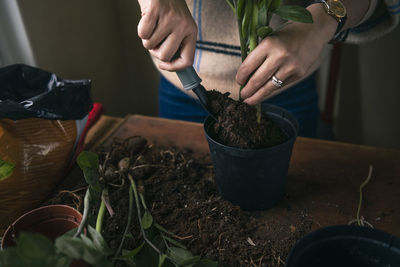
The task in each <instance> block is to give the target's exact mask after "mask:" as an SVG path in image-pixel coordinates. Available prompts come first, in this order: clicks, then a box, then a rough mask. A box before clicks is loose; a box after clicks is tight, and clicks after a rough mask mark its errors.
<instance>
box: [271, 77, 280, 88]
mask: <svg viewBox="0 0 400 267" xmlns="http://www.w3.org/2000/svg"><path fill="white" fill-rule="evenodd" d="M271 82H272V84H273V85H275V86H276V87H278V88H281V87H282V85H283V81H281V80H279V79H278V78H276V77H275V75H273V76H272V80H271Z"/></svg>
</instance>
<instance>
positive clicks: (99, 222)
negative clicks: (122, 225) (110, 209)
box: [96, 190, 106, 233]
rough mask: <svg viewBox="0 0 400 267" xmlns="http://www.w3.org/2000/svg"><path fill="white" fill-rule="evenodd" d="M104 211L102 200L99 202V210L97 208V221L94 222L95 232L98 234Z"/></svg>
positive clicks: (104, 206) (104, 205)
mask: <svg viewBox="0 0 400 267" xmlns="http://www.w3.org/2000/svg"><path fill="white" fill-rule="evenodd" d="M103 191H104V190H103ZM105 210H106V204H105V202H104V200H103V199H102V200H101V204H100V208H99V212H98V214H97V220H96V231H97V232H99V233H101V229H102V226H103V220H104V213H105Z"/></svg>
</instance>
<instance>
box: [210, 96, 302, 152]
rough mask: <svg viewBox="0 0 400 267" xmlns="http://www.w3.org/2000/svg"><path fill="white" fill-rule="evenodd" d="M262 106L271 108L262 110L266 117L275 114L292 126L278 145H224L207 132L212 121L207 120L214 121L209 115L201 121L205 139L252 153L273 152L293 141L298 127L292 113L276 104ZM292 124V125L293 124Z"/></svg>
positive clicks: (233, 149)
mask: <svg viewBox="0 0 400 267" xmlns="http://www.w3.org/2000/svg"><path fill="white" fill-rule="evenodd" d="M262 108H263V109H267V108H268V109H272V110H264V112H265V113H266V114H267V117H268V118H269V119H271V120H273V118H271V117H272V116H275V117H276V118H278V119H279V120H283V121H284V122H285V123H287V124H288V125H290V127H291V128H292V131H293V134H289V133H286V132H285V133H286V134H287V135H288V139H287V140H286V141H285V142H283V143H280V144H278V145H274V146H270V147H264V148H238V147H233V146H228V145H224V144H222V143H220V142H218V141H217V140H215V139H214V138H213V137H212V136H211V135H210V134H209V133H208V132H209V130H208V128H209V126H210V125H211V123H212V122H209V121H211V120H212V121H214V119H213V118H212V117H211V116H207V117H206V118H205V120H204V122H203V129H204V133H205V135H206V138H207V140H209V141H211V142H212V143H214V144H215V145H217V146H219V147H222V148H224V149H229V150H231V151H235V152H237V153H238V154H240V153H254V154H258V153H260V154H263V152H264V151H266V150H268V151H271V152H274V150H276V151H280V150H281V147H283V146H286V145H287V144H288V143H291V142H294V140H295V139H296V138H297V134H298V129H299V124H298V121H297V119H296V118H295V117H294V115H293V114H292V113H290V112H289V111H287V110H286V109H283V108H281V107H278V106H276V105H271V104H262ZM278 112H280V113H281V114H285V116H281V114H278ZM293 124H294V125H293Z"/></svg>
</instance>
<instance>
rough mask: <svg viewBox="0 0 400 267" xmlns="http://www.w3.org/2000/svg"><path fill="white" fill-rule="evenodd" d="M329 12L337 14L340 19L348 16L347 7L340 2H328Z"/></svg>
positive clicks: (333, 0)
mask: <svg viewBox="0 0 400 267" xmlns="http://www.w3.org/2000/svg"><path fill="white" fill-rule="evenodd" d="M328 4H329V11H330V12H332V13H333V14H335V16H337V17H338V18H343V17H344V16H346V7H345V6H344V5H343V4H342V2H340V1H339V0H330V1H328Z"/></svg>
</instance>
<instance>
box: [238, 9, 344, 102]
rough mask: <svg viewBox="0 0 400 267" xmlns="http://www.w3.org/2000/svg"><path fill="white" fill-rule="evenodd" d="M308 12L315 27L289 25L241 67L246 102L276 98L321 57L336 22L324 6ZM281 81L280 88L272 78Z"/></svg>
mask: <svg viewBox="0 0 400 267" xmlns="http://www.w3.org/2000/svg"><path fill="white" fill-rule="evenodd" d="M308 9H309V11H310V12H311V13H312V15H313V19H314V23H313V24H305V23H297V22H294V23H290V24H289V25H287V26H286V27H285V28H283V29H282V30H281V31H279V32H277V33H276V34H274V35H271V36H269V37H267V38H265V39H264V40H262V41H261V42H260V43H259V45H258V46H257V47H256V48H255V49H254V50H253V51H252V52H251V53H250V54H249V55H248V56H247V58H246V59H245V60H244V61H243V63H242V64H241V65H240V68H239V70H238V72H237V74H236V81H237V82H238V83H239V84H240V85H245V86H244V87H243V89H242V91H241V97H242V98H243V99H244V102H246V103H247V104H250V105H255V104H258V103H260V102H262V101H264V100H265V99H267V98H269V97H271V96H274V95H276V94H278V93H280V92H282V91H283V90H285V89H286V88H288V85H290V84H291V83H293V82H295V81H297V80H299V79H301V78H303V77H305V76H306V75H307V74H308V72H309V69H310V67H311V66H312V65H313V64H314V63H315V62H316V61H317V59H318V58H319V57H320V54H321V52H322V49H323V47H324V45H325V44H326V43H328V42H329V40H330V39H331V38H332V36H333V35H334V32H335V30H336V27H337V22H336V20H335V19H334V18H332V17H331V16H329V15H328V14H326V12H325V11H324V10H323V9H322V6H321V5H312V6H310V7H309V8H308ZM273 76H274V78H276V79H278V83H279V80H280V81H282V85H281V86H279V85H278V84H277V83H276V82H275V84H274V83H273V81H272V77H273Z"/></svg>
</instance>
